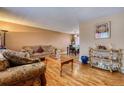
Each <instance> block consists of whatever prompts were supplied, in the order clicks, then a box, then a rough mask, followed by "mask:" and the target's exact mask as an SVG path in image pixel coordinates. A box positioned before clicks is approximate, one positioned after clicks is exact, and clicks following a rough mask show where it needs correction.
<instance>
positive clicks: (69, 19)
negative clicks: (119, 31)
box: [0, 7, 124, 33]
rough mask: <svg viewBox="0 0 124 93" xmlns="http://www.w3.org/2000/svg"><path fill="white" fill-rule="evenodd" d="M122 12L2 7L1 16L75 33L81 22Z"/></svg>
mask: <svg viewBox="0 0 124 93" xmlns="http://www.w3.org/2000/svg"><path fill="white" fill-rule="evenodd" d="M121 12H124V8H112V7H111V8H105V7H101V8H98V7H97V8H92V7H90V8H85V7H82V8H80V7H79V8H76V7H63V8H62V7H52V8H51V7H36V8H34V7H23V8H22V7H5V8H0V18H1V20H3V21H9V22H14V23H18V24H24V25H29V26H34V27H40V28H44V29H49V30H54V31H60V32H65V33H74V32H79V23H80V22H83V21H87V20H91V19H95V18H99V17H105V16H110V15H113V14H117V13H121Z"/></svg>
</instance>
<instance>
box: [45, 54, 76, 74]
mask: <svg viewBox="0 0 124 93" xmlns="http://www.w3.org/2000/svg"><path fill="white" fill-rule="evenodd" d="M48 61H52V62H56V63H57V64H59V68H60V76H62V71H63V69H62V67H63V66H64V65H65V64H69V63H71V71H73V62H74V60H73V58H71V57H70V56H67V55H62V56H61V57H60V59H57V58H55V56H48V57H46V58H45V62H46V64H47V62H48Z"/></svg>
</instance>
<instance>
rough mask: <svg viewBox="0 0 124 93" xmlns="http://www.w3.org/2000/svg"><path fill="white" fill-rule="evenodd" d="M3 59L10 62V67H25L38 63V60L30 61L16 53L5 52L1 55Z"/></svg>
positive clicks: (30, 59)
mask: <svg viewBox="0 0 124 93" xmlns="http://www.w3.org/2000/svg"><path fill="white" fill-rule="evenodd" d="M3 55H4V57H5V58H6V59H7V60H8V61H9V62H10V64H11V66H18V65H25V64H30V63H35V62H39V59H36V58H35V59H32V58H27V57H25V56H24V55H23V53H22V54H21V53H20V52H16V51H10V50H9V51H5V52H4V53H3Z"/></svg>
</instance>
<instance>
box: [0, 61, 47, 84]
mask: <svg viewBox="0 0 124 93" xmlns="http://www.w3.org/2000/svg"><path fill="white" fill-rule="evenodd" d="M44 72H45V64H44V63H43V62H38V63H33V64H27V65H22V66H18V67H12V68H8V69H7V70H6V71H1V72H0V85H14V84H17V83H19V82H23V81H26V80H30V79H33V78H36V77H38V76H40V75H42V74H43V73H44Z"/></svg>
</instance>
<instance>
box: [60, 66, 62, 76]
mask: <svg viewBox="0 0 124 93" xmlns="http://www.w3.org/2000/svg"><path fill="white" fill-rule="evenodd" d="M60 76H61V77H62V65H61V66H60Z"/></svg>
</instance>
